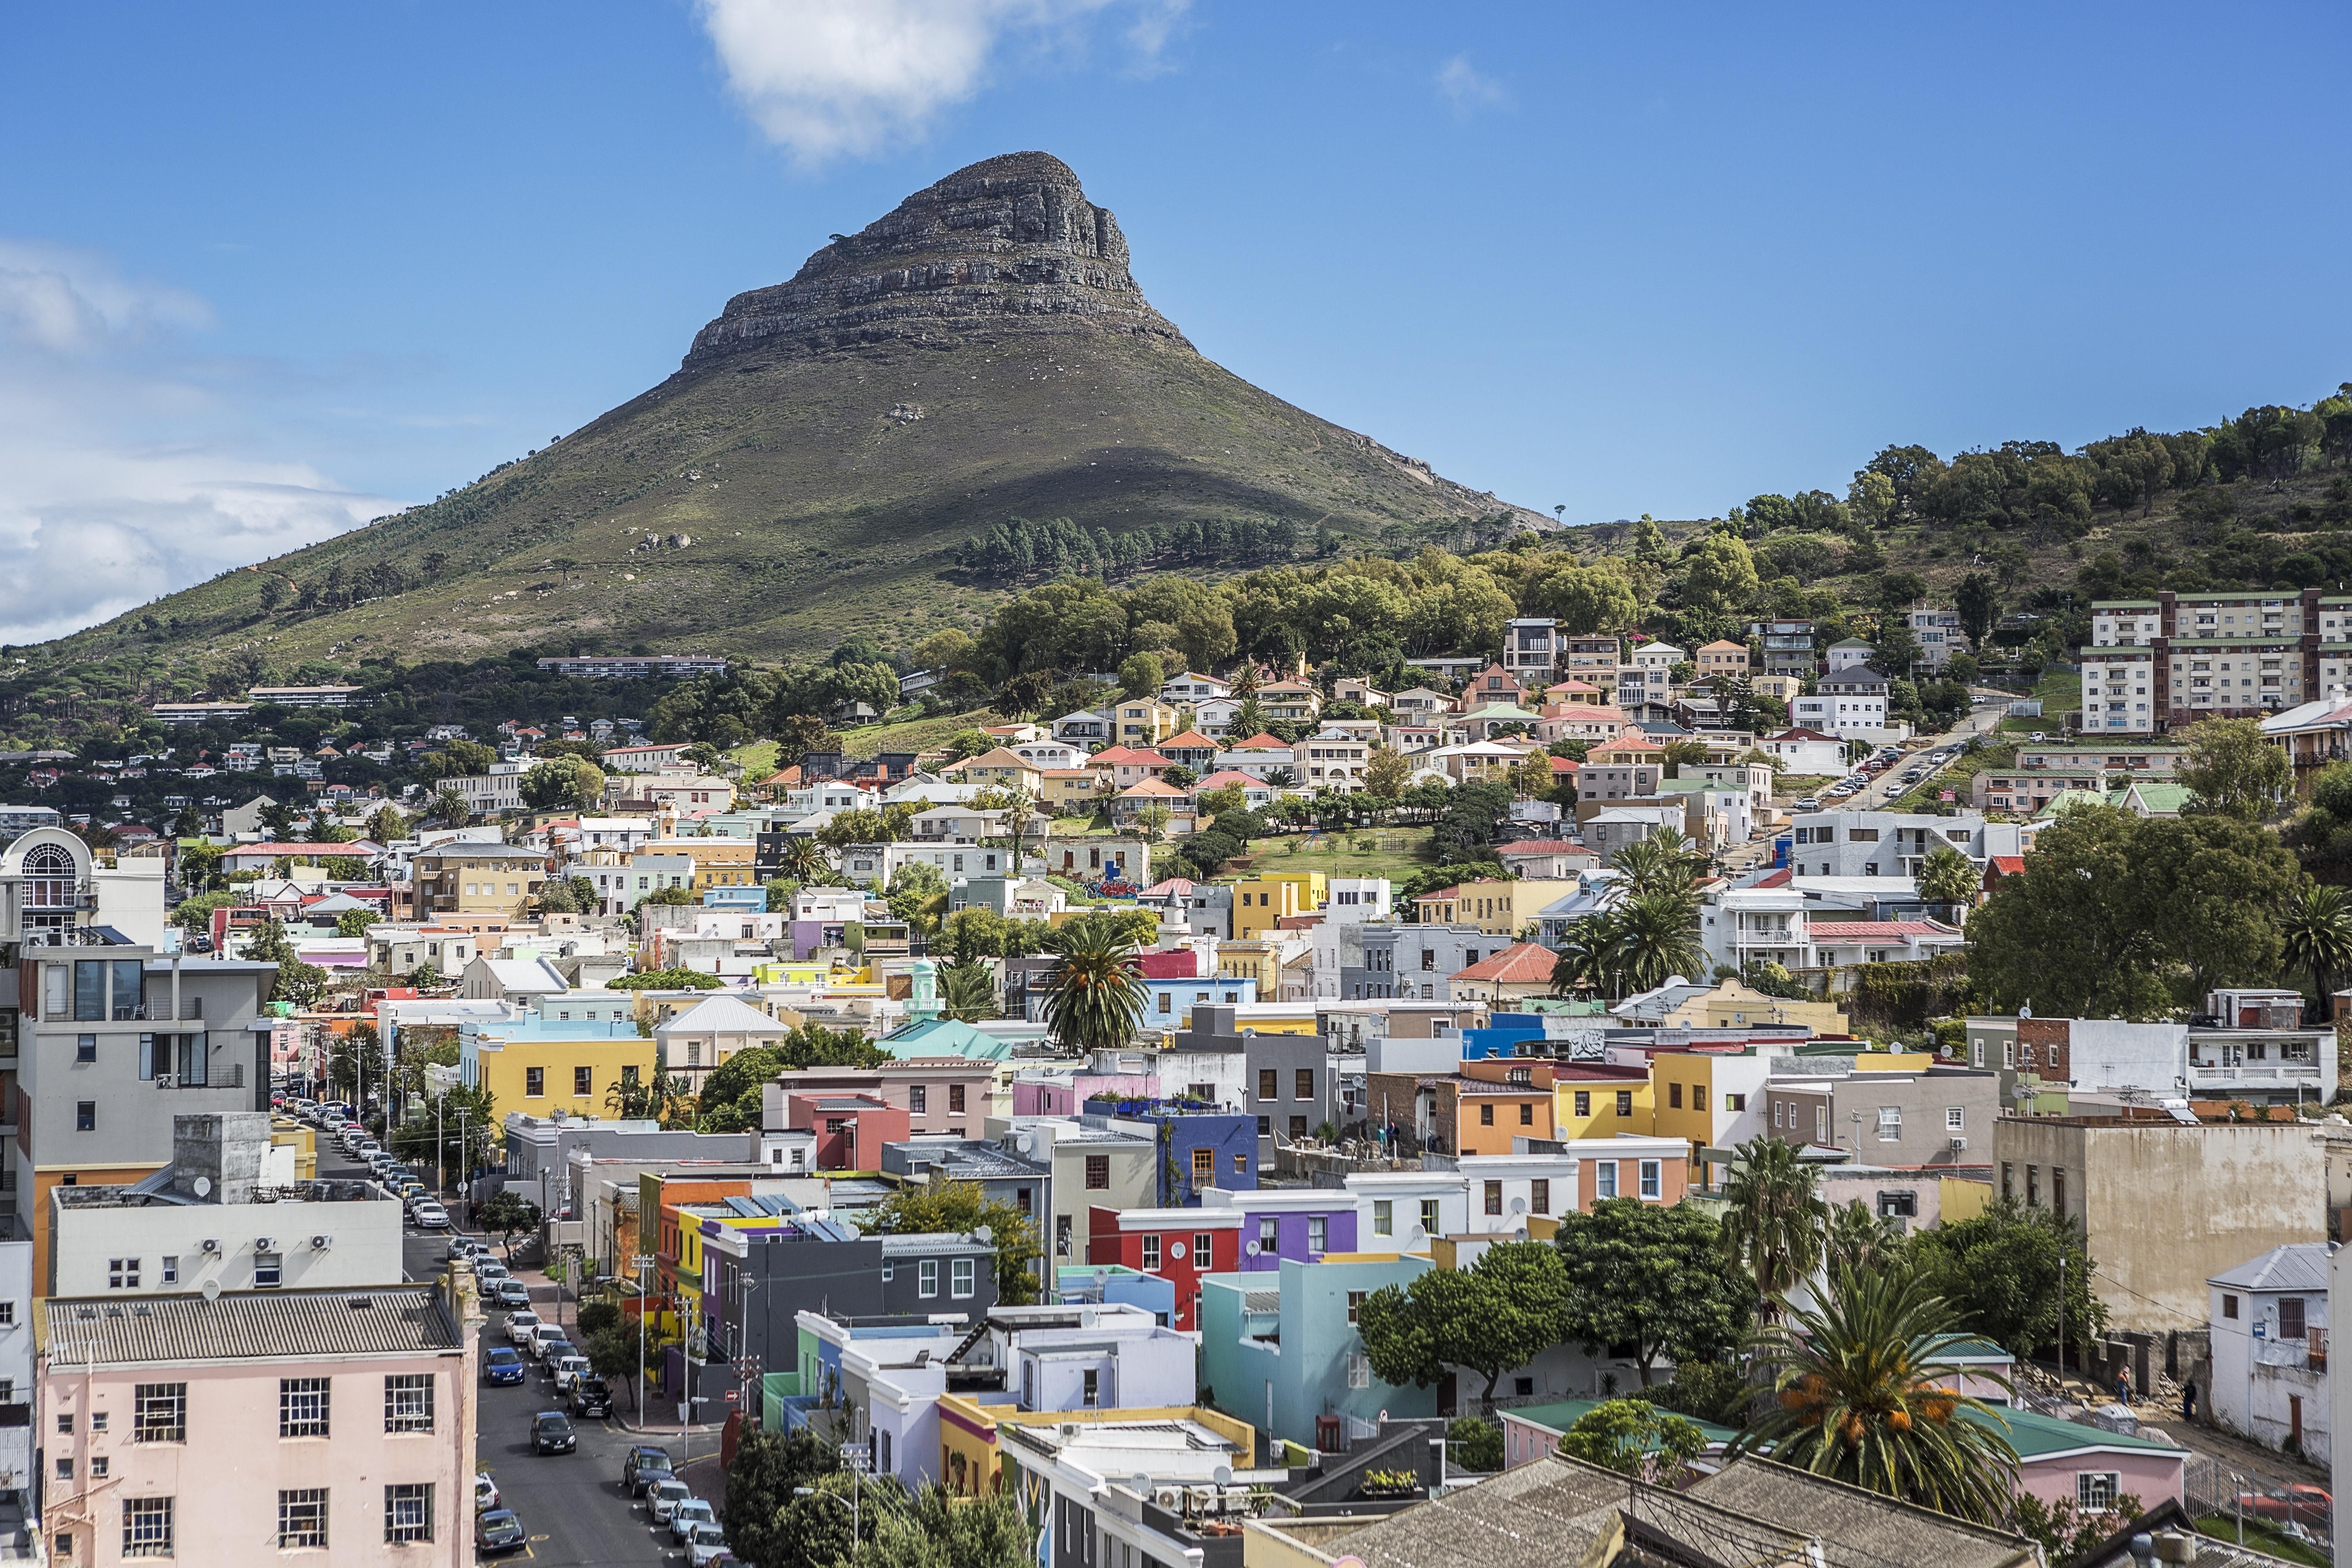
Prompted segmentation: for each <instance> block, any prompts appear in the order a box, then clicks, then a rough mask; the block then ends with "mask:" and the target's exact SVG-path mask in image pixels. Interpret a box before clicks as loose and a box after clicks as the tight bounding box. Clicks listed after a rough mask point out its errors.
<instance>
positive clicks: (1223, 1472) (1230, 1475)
mask: <svg viewBox="0 0 2352 1568" xmlns="http://www.w3.org/2000/svg"><path fill="white" fill-rule="evenodd" d="M1209 1479H1211V1480H1213V1481H1214V1482H1216V1483H1217V1484H1218V1485H1219V1486H1221V1487H1225V1486H1231V1485H1233V1481H1234V1468H1233V1467H1232V1466H1231V1465H1219V1466H1218V1467H1217V1468H1215V1469H1213V1470H1211V1471H1210V1472H1209Z"/></svg>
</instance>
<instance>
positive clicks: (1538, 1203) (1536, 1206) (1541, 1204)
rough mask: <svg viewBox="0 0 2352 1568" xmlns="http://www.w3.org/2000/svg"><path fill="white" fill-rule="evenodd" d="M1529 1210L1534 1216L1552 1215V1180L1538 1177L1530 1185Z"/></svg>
mask: <svg viewBox="0 0 2352 1568" xmlns="http://www.w3.org/2000/svg"><path fill="white" fill-rule="evenodd" d="M1528 1210H1529V1212H1531V1213H1534V1214H1549V1213H1551V1178H1550V1177H1549V1176H1538V1177H1537V1178H1536V1179H1535V1180H1534V1181H1532V1182H1529V1183H1528Z"/></svg>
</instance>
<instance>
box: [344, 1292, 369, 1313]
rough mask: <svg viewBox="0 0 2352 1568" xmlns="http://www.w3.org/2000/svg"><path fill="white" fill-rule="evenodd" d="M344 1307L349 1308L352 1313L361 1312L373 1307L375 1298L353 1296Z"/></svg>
mask: <svg viewBox="0 0 2352 1568" xmlns="http://www.w3.org/2000/svg"><path fill="white" fill-rule="evenodd" d="M344 1305H346V1306H348V1307H349V1308H351V1310H352V1311H354V1312H363V1311H365V1310H368V1309H369V1308H370V1307H373V1306H374V1305H375V1298H374V1297H373V1296H354V1297H352V1299H351V1300H349V1301H347V1302H345V1303H344Z"/></svg>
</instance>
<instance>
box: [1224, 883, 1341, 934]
mask: <svg viewBox="0 0 2352 1568" xmlns="http://www.w3.org/2000/svg"><path fill="white" fill-rule="evenodd" d="M1330 897H1331V893H1330V885H1329V883H1328V881H1327V880H1326V879H1325V878H1324V875H1323V873H1322V872H1320V871H1265V872H1260V873H1259V874H1258V875H1256V876H1254V877H1244V878H1243V879H1240V880H1238V881H1236V882H1234V938H1235V939H1236V940H1237V941H1254V940H1255V939H1256V938H1259V937H1262V936H1264V935H1265V934H1266V932H1268V931H1275V930H1277V929H1279V922H1281V921H1283V920H1285V919H1286V918H1290V917H1294V916H1297V915H1311V914H1314V913H1315V912H1316V911H1318V910H1321V909H1322V908H1323V907H1324V905H1325V904H1327V903H1328V902H1329V901H1330Z"/></svg>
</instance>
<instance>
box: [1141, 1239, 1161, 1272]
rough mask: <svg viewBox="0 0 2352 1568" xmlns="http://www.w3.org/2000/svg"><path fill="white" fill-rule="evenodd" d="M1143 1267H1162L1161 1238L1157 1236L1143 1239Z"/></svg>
mask: <svg viewBox="0 0 2352 1568" xmlns="http://www.w3.org/2000/svg"><path fill="white" fill-rule="evenodd" d="M1143 1266H1144V1268H1159V1267H1160V1238H1159V1237H1156V1236H1147V1237H1144V1238H1143Z"/></svg>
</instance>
